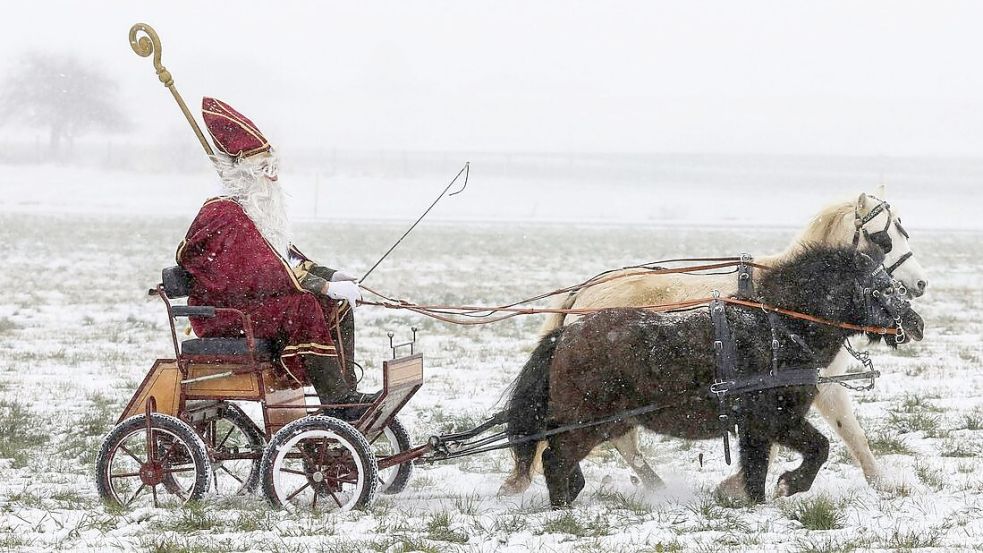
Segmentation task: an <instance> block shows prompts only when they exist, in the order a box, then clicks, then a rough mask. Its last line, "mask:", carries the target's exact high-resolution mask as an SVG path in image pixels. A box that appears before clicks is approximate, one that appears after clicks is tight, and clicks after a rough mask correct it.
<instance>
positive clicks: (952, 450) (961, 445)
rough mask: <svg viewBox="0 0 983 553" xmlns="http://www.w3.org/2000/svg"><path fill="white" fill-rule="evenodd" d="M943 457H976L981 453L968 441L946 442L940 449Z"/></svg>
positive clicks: (954, 440) (952, 440)
mask: <svg viewBox="0 0 983 553" xmlns="http://www.w3.org/2000/svg"><path fill="white" fill-rule="evenodd" d="M939 455H941V456H942V457H976V456H977V455H979V451H977V449H976V448H975V447H974V446H973V444H972V442H969V441H967V440H956V439H951V440H945V441H944V442H942V447H940V448H939Z"/></svg>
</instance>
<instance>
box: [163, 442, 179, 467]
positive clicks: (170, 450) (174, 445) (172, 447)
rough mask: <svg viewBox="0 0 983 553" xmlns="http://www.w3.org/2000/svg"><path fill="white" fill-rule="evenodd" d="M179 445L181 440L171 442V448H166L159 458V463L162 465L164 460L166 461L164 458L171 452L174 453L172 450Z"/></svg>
mask: <svg viewBox="0 0 983 553" xmlns="http://www.w3.org/2000/svg"><path fill="white" fill-rule="evenodd" d="M179 445H181V442H178V441H175V442H174V443H173V444H172V445H171V448H170V449H168V450H167V452H166V453H164V456H163V457H161V458H160V464H162V465H163V464H164V461H166V460H167V458H168V457H170V456H171V453H174V450H175V449H176V448H177V446H179Z"/></svg>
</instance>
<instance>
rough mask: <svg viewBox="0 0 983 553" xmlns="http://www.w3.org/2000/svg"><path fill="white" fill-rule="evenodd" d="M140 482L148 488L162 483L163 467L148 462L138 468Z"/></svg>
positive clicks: (154, 462)
mask: <svg viewBox="0 0 983 553" xmlns="http://www.w3.org/2000/svg"><path fill="white" fill-rule="evenodd" d="M140 481H141V482H143V483H144V484H146V485H148V486H156V485H157V484H160V483H161V482H163V481H164V466H163V465H161V464H160V463H158V462H157V461H149V462H146V463H144V464H143V466H141V467H140Z"/></svg>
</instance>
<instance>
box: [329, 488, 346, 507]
mask: <svg viewBox="0 0 983 553" xmlns="http://www.w3.org/2000/svg"><path fill="white" fill-rule="evenodd" d="M328 493H329V494H331V499H334V502H335V503H337V504H338V508H339V509H341V508H342V507H343V505H342V504H341V501H338V496H337V495H335V494H334V491H332V490H330V489H329V490H328Z"/></svg>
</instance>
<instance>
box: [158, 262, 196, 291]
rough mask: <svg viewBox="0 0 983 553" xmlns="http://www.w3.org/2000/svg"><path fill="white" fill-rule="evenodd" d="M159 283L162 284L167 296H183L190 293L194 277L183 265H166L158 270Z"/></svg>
mask: <svg viewBox="0 0 983 553" xmlns="http://www.w3.org/2000/svg"><path fill="white" fill-rule="evenodd" d="M160 278H161V283H162V284H163V285H164V293H165V294H167V297H169V298H183V297H185V296H187V295H188V294H190V293H191V287H192V286H194V283H195V278H194V277H193V276H191V273H189V272H188V271H185V270H184V267H182V266H180V265H175V266H173V267H168V268H166V269H164V270H163V271H161V272H160Z"/></svg>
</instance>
